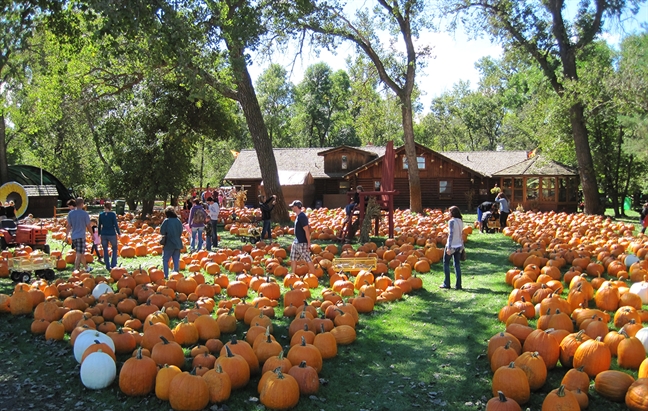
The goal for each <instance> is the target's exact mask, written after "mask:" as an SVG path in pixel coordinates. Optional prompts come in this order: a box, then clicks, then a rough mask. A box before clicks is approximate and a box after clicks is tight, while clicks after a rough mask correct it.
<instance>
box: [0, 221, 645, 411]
mask: <svg viewBox="0 0 648 411" xmlns="http://www.w3.org/2000/svg"><path fill="white" fill-rule="evenodd" d="M473 219H474V216H470V215H467V216H465V221H467V222H469V221H473ZM290 240H291V238H290V237H285V238H282V239H280V242H281V243H284V244H287V243H289V242H290ZM240 245H241V242H240V241H239V240H237V239H236V238H233V237H230V236H229V235H228V234H224V233H223V241H222V242H221V246H229V247H233V246H240ZM515 246H516V244H515V243H513V242H512V241H511V240H510V239H509V238H507V237H504V236H503V235H501V234H490V235H489V234H480V233H476V234H473V235H472V236H471V237H470V240H469V243H468V245H467V252H468V260H467V261H465V262H464V263H462V272H463V286H464V289H465V290H464V291H456V290H441V289H439V288H438V286H439V284H441V282H442V276H443V274H442V266H441V264H435V265H434V266H433V267H432V271H431V272H430V273H429V274H426V275H423V276H422V277H423V281H424V289H423V290H420V291H418V292H415V293H413V294H412V295H408V296H406V297H405V298H404V299H403V300H401V301H398V302H396V303H391V304H382V305H377V306H376V309H375V311H374V312H373V313H372V314H370V315H362V316H361V319H360V324H359V325H358V328H357V333H358V338H357V341H356V342H355V343H353V344H352V345H349V346H345V347H340V349H339V353H338V356H337V357H336V358H334V359H332V360H328V361H325V363H324V367H323V369H322V372H321V374H320V378H321V379H322V381H323V384H322V386H321V387H320V391H319V393H318V394H317V395H316V396H312V397H310V398H308V397H302V398H301V399H300V402H299V405H298V406H297V407H296V408H295V409H296V410H304V411H306V410H308V411H310V410H331V411H332V410H360V409H363V410H430V409H434V410H483V409H484V407H485V403H486V402H487V401H488V400H489V399H490V398H491V397H492V394H491V378H492V372H491V371H490V366H489V364H488V361H487V359H486V356H485V353H486V345H487V341H488V339H489V338H490V337H491V336H493V335H494V334H495V333H497V332H499V331H501V330H503V325H502V324H500V323H499V322H498V321H497V313H498V311H499V309H500V308H501V307H502V306H503V305H504V304H505V303H506V299H507V296H508V293H509V292H510V287H509V286H507V285H506V284H505V283H504V273H505V272H506V271H507V270H508V269H509V268H511V267H510V263H509V262H508V254H509V253H510V252H511V251H512V250H513V249H515ZM120 261H122V262H124V265H126V266H129V267H132V268H134V267H136V266H137V265H139V264H142V265H144V266H146V265H149V264H160V259H159V257H157V258H152V257H151V258H146V259H137V260H129V261H125V260H120ZM95 266H96V267H99V264H95ZM96 270H97V272H99V273H105V270H103V269H101V268H96ZM59 275H62V276H66V275H69V272H63V273H61V274H59ZM452 284H454V274H452ZM320 288H321V287H320ZM12 290H13V284H12V283H11V281H10V280H8V279H1V280H0V293H5V294H10V293H11V291H12ZM314 295H315V296H317V295H318V292H314ZM277 313H278V314H280V311H279V310H277ZM30 323H31V319H30V318H28V317H13V316H11V315H7V314H5V315H2V316H0V352H1V353H2V358H3V361H2V368H1V369H0V385H2V387H3V389H2V390H1V391H0V404H2V405H1V406H0V408H4V409H11V410H17V409H28V408H32V407H33V405H34V404H37V405H36V408H41V409H50V408H51V409H55V408H56V409H78V408H82V407H83V408H87V407H92V408H93V409H100V410H108V409H110V410H130V409H169V404H168V402H163V401H159V400H157V399H156V398H155V396H154V395H149V396H147V397H145V398H129V397H126V396H124V395H123V394H122V393H121V392H120V390H119V388H118V384H117V382H115V383H113V385H112V386H111V387H109V388H108V389H105V390H101V391H96V392H95V391H90V390H87V389H85V388H84V387H83V385H82V384H81V381H80V378H79V366H78V365H77V364H76V361H75V360H74V357H73V353H72V349H71V346H70V345H69V344H68V343H67V342H65V343H64V342H45V341H44V339H43V337H42V336H38V337H37V336H33V335H32V334H31V333H30V331H29V329H30ZM274 323H275V332H274V335H275V336H276V337H277V339H278V340H279V341H280V342H281V343H282V344H284V345H287V344H288V338H287V336H288V332H287V326H288V322H287V321H286V320H284V319H282V318H277V319H276V320H275V321H274ZM244 330H245V327H244V326H242V325H239V329H238V330H237V335H238V337H239V338H242V337H243V333H244ZM223 340H224V341H226V336H224V337H223ZM118 360H119V361H118V368H119V367H120V366H121V364H122V363H123V361H125V360H126V357H120V358H118ZM564 372H565V370H563V369H561V368H560V367H558V368H557V369H555V370H552V371H550V373H549V378H548V380H547V383H546V384H545V385H544V387H543V388H542V389H541V390H540V391H539V392H536V393H533V394H532V396H531V402H530V403H529V404H527V405H526V406H525V407H524V408H523V409H525V408H526V407H529V408H530V409H531V410H539V409H540V408H541V404H542V400H543V399H544V396H545V395H546V394H547V393H548V392H549V391H550V390H551V389H553V388H556V387H558V385H559V384H560V380H561V379H562V376H563V375H564ZM631 374H632V375H633V376H634V377H636V372H631ZM257 382H258V377H255V378H253V379H252V381H251V382H250V383H249V384H248V386H247V387H246V388H245V389H243V390H239V391H236V392H234V393H233V394H232V397H231V398H230V400H229V401H228V402H227V404H226V405H227V407H228V409H230V410H262V409H264V407H263V406H262V405H261V404H260V403H259V402H258V393H257V391H256V383H257ZM211 409H214V410H216V409H222V408H218V407H215V406H214V407H212V408H211ZM623 409H626V408H625V405H622V404H617V403H612V402H610V401H608V400H606V399H603V398H601V397H599V396H598V395H597V394H596V392H595V391H594V390H593V388H592V389H590V407H589V410H593V411H600V410H606V411H614V410H623Z"/></svg>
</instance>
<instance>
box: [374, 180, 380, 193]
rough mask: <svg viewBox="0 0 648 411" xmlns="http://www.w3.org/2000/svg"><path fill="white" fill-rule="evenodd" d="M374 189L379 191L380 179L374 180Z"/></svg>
mask: <svg viewBox="0 0 648 411" xmlns="http://www.w3.org/2000/svg"><path fill="white" fill-rule="evenodd" d="M374 191H380V181H374Z"/></svg>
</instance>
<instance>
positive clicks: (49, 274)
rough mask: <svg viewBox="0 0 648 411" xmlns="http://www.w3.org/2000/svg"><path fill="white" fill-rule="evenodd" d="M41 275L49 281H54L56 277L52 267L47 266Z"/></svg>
mask: <svg viewBox="0 0 648 411" xmlns="http://www.w3.org/2000/svg"><path fill="white" fill-rule="evenodd" d="M40 277H41V278H44V279H46V280H47V281H52V280H53V279H55V278H56V273H55V272H54V270H52V269H51V268H47V269H45V270H43V272H42V273H41V275H40Z"/></svg>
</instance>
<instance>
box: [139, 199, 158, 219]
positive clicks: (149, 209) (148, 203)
mask: <svg viewBox="0 0 648 411" xmlns="http://www.w3.org/2000/svg"><path fill="white" fill-rule="evenodd" d="M153 206H155V200H143V201H142V213H141V214H140V219H142V220H144V219H146V216H147V215H153Z"/></svg>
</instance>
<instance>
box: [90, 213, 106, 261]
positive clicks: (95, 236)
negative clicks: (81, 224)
mask: <svg viewBox="0 0 648 411" xmlns="http://www.w3.org/2000/svg"><path fill="white" fill-rule="evenodd" d="M90 226H91V227H92V249H91V250H90V254H93V253H94V254H96V255H97V261H98V262H99V263H101V264H103V261H102V260H101V254H99V244H101V239H100V238H99V230H98V228H97V219H96V218H91V219H90Z"/></svg>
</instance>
